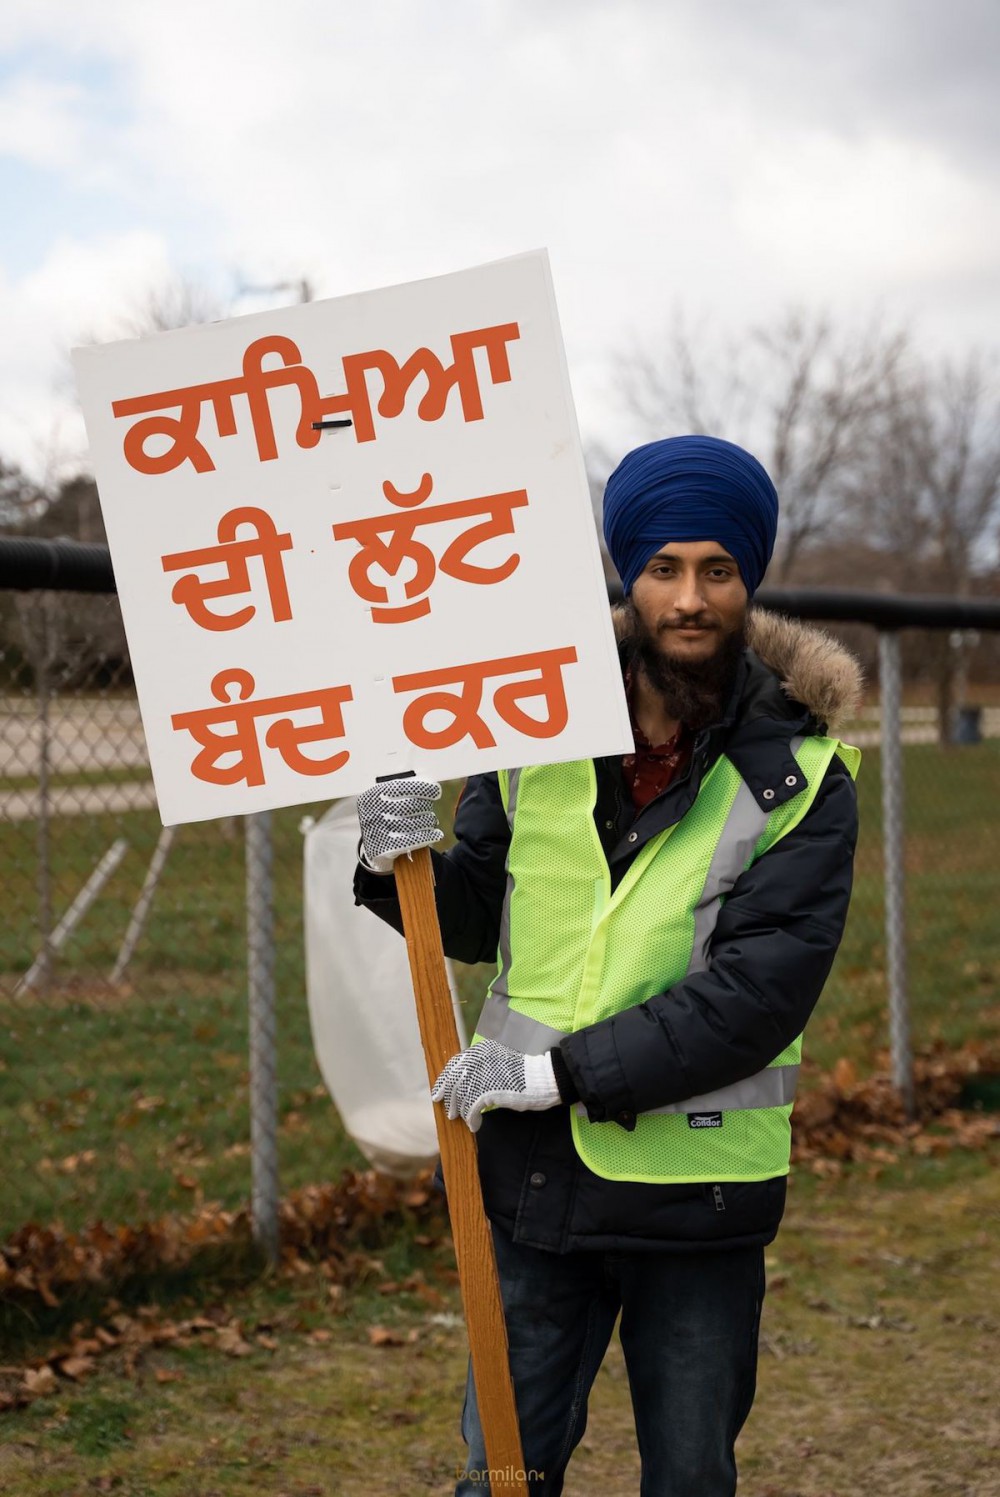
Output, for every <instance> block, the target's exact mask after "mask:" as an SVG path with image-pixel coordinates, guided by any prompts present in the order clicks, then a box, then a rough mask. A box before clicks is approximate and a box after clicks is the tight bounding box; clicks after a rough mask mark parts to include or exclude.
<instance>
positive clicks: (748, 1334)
mask: <svg viewBox="0 0 1000 1497" xmlns="http://www.w3.org/2000/svg"><path fill="white" fill-rule="evenodd" d="M493 1237H494V1241H495V1244H496V1253H497V1268H498V1270H499V1274H500V1289H501V1293H502V1296H503V1302H504V1312H505V1316H506V1320H507V1336H508V1340H509V1344H510V1366H511V1376H512V1378H513V1382H514V1396H515V1400H516V1403H517V1411H518V1418H519V1421H520V1425H521V1443H522V1446H523V1453H524V1466H525V1470H526V1471H527V1473H528V1490H529V1491H530V1492H531V1493H532V1497H559V1494H560V1493H561V1492H562V1490H563V1479H564V1475H565V1471H566V1465H567V1463H568V1461H569V1458H570V1456H571V1455H572V1453H573V1451H574V1449H575V1448H576V1446H577V1445H578V1444H579V1442H580V1440H581V1438H582V1436H583V1432H584V1430H585V1429H586V1427H587V1398H588V1396H589V1393H590V1389H591V1386H592V1384H593V1381H594V1378H595V1377H596V1376H597V1371H598V1368H599V1367H600V1365H601V1362H602V1360H603V1358H604V1353H605V1351H606V1350H607V1347H608V1343H609V1341H610V1340H611V1334H612V1331H613V1330H614V1325H615V1321H616V1319H617V1318H618V1312H619V1310H620V1311H621V1330H620V1335H621V1343H622V1350H623V1352H624V1355H625V1365H626V1368H627V1370H628V1379H629V1387H630V1390H631V1394H632V1407H633V1410H634V1413H635V1425H636V1433H637V1435H638V1440H639V1454H640V1456H641V1459H642V1484H641V1487H640V1497H732V1494H733V1493H734V1492H735V1491H736V1459H735V1456H734V1454H733V1446H734V1444H735V1442H736V1436H737V1435H738V1434H739V1432H740V1429H741V1428H742V1426H743V1422H744V1420H745V1419H746V1417H747V1414H748V1413H749V1412H750V1406H751V1404H752V1403H753V1397H754V1391H755V1387H756V1374H757V1332H758V1327H759V1325H760V1311H761V1305H762V1303H763V1299H764V1252H763V1249H762V1248H759V1247H754V1248H735V1249H731V1250H726V1251H722V1252H712V1253H692V1254H686V1253H657V1252H642V1253H633V1252H575V1253H565V1254H563V1253H549V1252H542V1251H540V1250H539V1249H537V1248H531V1247H522V1246H521V1245H519V1244H515V1243H513V1242H512V1241H511V1240H510V1238H509V1237H507V1236H506V1235H505V1234H504V1233H502V1232H500V1231H499V1230H497V1229H496V1228H494V1231H493ZM462 1434H463V1436H464V1438H465V1441H466V1443H467V1445H468V1447H469V1454H468V1459H467V1461H466V1467H465V1474H464V1475H463V1477H462V1478H461V1479H460V1481H459V1483H458V1486H457V1487H456V1489H455V1491H456V1497H486V1494H487V1493H488V1492H489V1490H490V1486H489V1475H488V1468H489V1462H488V1461H487V1458H486V1449H485V1445H484V1441H483V1433H482V1429H481V1427H480V1423H479V1413H478V1409H477V1407H476V1390H475V1386H474V1383H473V1379H472V1371H471V1368H470V1371H469V1378H468V1385H467V1388H466V1398H465V1408H464V1410H463V1413H462Z"/></svg>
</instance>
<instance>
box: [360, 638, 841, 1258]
mask: <svg viewBox="0 0 1000 1497" xmlns="http://www.w3.org/2000/svg"><path fill="white" fill-rule="evenodd" d="M751 617H752V619H753V621H754V622H753V632H752V634H751V642H752V644H753V646H754V648H753V649H751V650H748V651H747V652H746V655H745V657H744V659H743V660H742V662H741V664H740V667H739V670H738V673H737V679H736V682H735V685H734V688H733V691H732V694H731V696H730V701H729V704H728V707H727V709H726V711H725V713H724V714H723V716H722V719H721V721H720V722H719V723H717V724H716V725H715V726H714V727H712V728H710V729H707V730H706V731H704V732H702V733H700V734H699V735H698V737H697V739H696V741H695V744H694V748H693V753H692V758H691V764H690V767H689V769H688V771H687V773H686V774H684V775H683V776H681V777H680V778H679V779H678V780H676V781H675V782H674V783H673V784H672V785H671V786H670V787H669V789H668V790H666V791H665V792H664V793H663V794H662V795H660V796H658V797H657V798H656V799H655V800H654V801H652V802H651V803H650V805H648V806H647V807H646V808H645V809H644V810H643V811H641V812H640V813H639V814H638V815H636V813H635V810H634V807H633V806H632V802H631V799H630V797H629V794H628V791H627V789H626V787H625V784H624V780H623V777H622V772H621V761H620V759H600V760H597V761H595V767H596V770H597V785H598V791H597V801H596V805H595V810H594V817H595V822H596V825H597V830H598V832H599V834H600V837H601V842H602V844H603V847H604V850H605V854H606V856H607V859H608V865H609V869H610V872H611V878H612V884H613V885H616V884H617V883H618V882H619V881H620V880H621V878H622V877H623V875H624V873H625V871H626V869H627V868H628V866H629V864H630V863H631V861H632V859H633V858H634V857H635V856H636V855H637V854H638V852H639V851H640V849H641V848H642V847H643V846H644V845H645V843H646V842H647V841H648V840H649V839H650V838H651V837H654V836H656V835H657V834H658V833H659V832H660V831H662V830H663V829H664V828H665V827H667V826H670V825H673V824H675V823H676V822H677V821H679V820H680V819H681V818H682V817H683V816H684V815H685V813H686V812H687V811H688V810H689V809H690V807H691V805H692V804H693V802H694V800H695V797H696V796H697V794H698V790H699V787H700V784H701V781H702V778H703V777H704V775H705V773H706V771H707V770H708V769H709V768H710V766H711V765H712V764H713V763H714V762H715V760H716V759H717V758H718V756H719V755H720V754H721V753H723V752H725V753H726V754H727V755H728V756H729V758H730V759H731V760H732V762H733V763H734V764H735V766H736V768H737V769H738V770H739V772H740V774H741V775H742V776H743V778H744V780H745V781H746V783H747V784H748V786H749V787H750V789H751V790H753V791H754V793H755V794H756V795H757V797H758V800H759V801H760V804H761V806H762V807H763V808H764V809H768V810H773V809H775V808H776V807H777V806H779V805H781V804H782V802H783V800H785V799H788V798H789V797H790V796H791V795H794V794H798V793H799V788H800V787H799V785H798V784H796V785H795V786H794V788H789V787H788V786H786V784H785V780H786V777H791V776H793V775H796V776H797V775H800V773H801V771H800V770H799V767H798V765H797V763H796V761H795V759H794V757H793V755H792V750H791V746H790V745H791V740H792V739H793V738H795V737H796V736H799V735H802V734H810V733H817V732H823V731H825V729H826V725H827V723H828V722H830V721H833V720H835V719H836V718H837V717H841V718H842V717H843V716H845V715H846V714H847V713H848V712H849V711H850V708H851V706H852V703H853V699H854V697H855V696H856V694H857V687H858V684H859V683H858V673H857V667H856V666H855V664H854V662H853V661H852V660H851V658H850V657H849V656H848V655H847V654H846V652H845V651H843V650H842V649H841V648H840V646H839V645H837V644H836V643H835V642H834V641H832V640H830V639H829V638H828V637H827V636H825V635H823V634H821V633H820V632H819V631H817V630H814V629H806V628H804V627H802V626H800V625H798V624H794V623H791V622H789V621H788V620H784V619H776V618H775V617H773V616H769V615H761V614H754V615H751ZM762 657H763V658H762ZM765 660H766V661H767V663H766V664H765ZM768 790H769V791H773V792H774V794H773V796H768V797H766V798H764V792H765V791H768ZM633 833H637V834H638V835H637V836H636V840H635V841H630V840H629V838H630V836H631V835H632V834H633ZM455 835H456V838H457V841H456V845H455V846H454V847H453V848H452V849H451V850H450V851H449V852H447V853H445V854H443V855H442V854H439V853H434V854H433V858H434V865H435V876H436V898H437V907H438V914H439V918H440V922H441V932H442V938H443V942H444V948H445V952H446V953H447V954H448V955H449V956H451V957H453V958H455V959H456V960H459V961H465V962H478V961H493V960H495V958H496V953H497V943H498V935H499V923H500V913H501V909H502V905H503V897H504V890H505V887H506V856H507V847H508V843H509V829H508V825H507V819H506V816H505V813H504V810H503V806H502V803H501V800H500V792H499V786H498V782H497V777H496V775H495V774H486V775H479V776H475V777H473V778H472V779H470V780H469V782H468V784H467V786H466V789H465V791H464V793H463V795H462V798H461V800H460V802H459V806H458V810H457V813H456V817H455ZM856 837H857V805H856V797H855V792H854V785H853V782H852V780H851V778H850V775H849V774H848V773H847V770H846V769H845V768H844V766H843V764H842V763H841V761H840V760H839V759H835V760H834V761H833V763H832V764H831V766H830V769H829V770H828V771H827V774H826V776H825V779H824V781H823V784H822V785H821V786H820V788H819V790H818V792H817V794H816V797H815V800H814V801H813V803H812V805H811V807H810V809H809V811H808V813H807V814H806V816H805V817H804V818H803V820H802V821H801V822H800V823H799V825H798V826H797V827H796V828H795V829H794V830H793V831H791V832H789V833H788V834H787V835H786V836H785V837H783V838H782V839H781V840H780V841H779V842H778V843H776V844H775V846H774V847H772V848H771V849H770V850H769V851H768V852H767V853H765V854H764V856H763V857H761V858H759V859H758V860H757V861H756V862H755V863H754V864H753V865H752V866H751V867H750V868H749V869H748V870H747V871H746V872H745V873H744V874H743V875H742V876H741V878H740V879H739V880H738V881H737V883H736V885H735V886H734V888H733V889H732V891H731V892H730V894H729V896H728V898H727V899H726V901H725V903H724V905H723V906H722V909H721V911H720V914H719V918H718V922H717V925H716V929H715V933H714V936H713V939H712V945H711V959H710V965H709V967H708V969H707V970H706V971H703V972H698V973H696V974H694V975H693V976H691V977H688V978H685V979H684V980H682V981H681V982H679V983H677V984H676V985H675V986H674V987H673V988H671V989H670V990H669V991H667V992H665V993H662V994H660V995H658V996H656V997H653V998H650V999H648V1000H647V1001H646V1002H644V1003H641V1004H638V1005H636V1007H634V1008H632V1009H628V1010H626V1011H625V1012H623V1013H620V1014H617V1015H615V1016H614V1017H613V1018H611V1019H607V1020H604V1021H602V1022H600V1023H597V1024H593V1025H590V1026H589V1027H587V1028H584V1029H581V1030H578V1031H577V1032H576V1033H574V1034H572V1035H569V1036H568V1037H567V1038H566V1039H565V1040H563V1041H562V1042H561V1044H560V1047H559V1048H560V1052H561V1055H562V1059H563V1061H564V1062H565V1070H566V1071H568V1073H569V1076H570V1077H571V1079H572V1083H573V1086H574V1087H575V1090H576V1092H577V1094H578V1096H579V1097H580V1099H581V1100H582V1101H583V1103H584V1104H585V1105H586V1108H587V1112H588V1115H589V1117H590V1118H591V1119H592V1120H593V1121H605V1122H606V1124H607V1126H608V1127H609V1128H617V1127H632V1126H634V1123H635V1114H636V1113H637V1112H641V1111H644V1110H646V1109H648V1108H651V1107H658V1106H662V1105H664V1104H667V1103H670V1102H677V1101H681V1100H683V1099H684V1098H685V1097H693V1096H698V1095H700V1094H702V1093H705V1092H709V1091H713V1090H715V1089H716V1088H718V1087H722V1086H727V1085H729V1084H730V1083H732V1082H736V1081H739V1080H742V1079H743V1078H744V1077H747V1076H751V1075H753V1074H754V1073H755V1072H757V1071H759V1070H761V1069H762V1068H763V1067H764V1066H766V1065H768V1064H769V1062H770V1061H772V1060H773V1059H774V1057H775V1056H776V1055H778V1054H779V1053H780V1052H781V1051H782V1050H783V1049H784V1048H785V1047H786V1046H787V1045H788V1044H789V1043H790V1042H791V1041H792V1040H793V1039H794V1038H795V1036H796V1035H798V1034H799V1033H801V1031H802V1030H803V1029H804V1028H805V1025H806V1021H807V1020H808V1018H809V1016H810V1014H811V1013H812V1010H813V1008H814V1006H815V1004H816V1001H817V999H818V998H819V995H820V992H821V990H822V988H823V984H824V982H825V981H826V978H827V976H828V974H829V971H830V967H831V965H832V962H833V958H834V956H835V954H836V951H837V947H838V945H839V942H840V939H841V935H842V933H843V928H844V921H845V919H846V915H847V907H848V901H849V898H850V889H851V871H852V863H853V854H854V846H855V841H856ZM355 895H356V898H357V900H358V902H359V903H362V904H365V905H367V906H368V907H369V908H370V909H372V910H373V911H374V912H375V913H376V914H378V915H379V916H380V917H381V918H383V919H385V920H387V921H388V922H389V923H390V924H392V925H393V926H395V927H396V928H397V929H400V928H401V922H400V914H399V906H398V903H397V901H396V899H395V894H394V889H393V882H392V879H391V878H382V877H378V876H377V875H373V874H370V873H367V872H366V871H365V870H364V869H362V868H360V867H359V869H358V872H357V874H356V877H355ZM560 1070H561V1071H562V1067H560ZM564 1074H565V1073H564ZM478 1145H479V1168H480V1176H481V1179H482V1185H483V1195H484V1199H485V1203H486V1210H487V1212H488V1214H489V1216H490V1217H491V1218H492V1219H493V1220H494V1221H495V1222H496V1223H497V1224H498V1225H500V1226H501V1227H503V1228H504V1229H505V1230H506V1231H507V1232H508V1233H509V1234H510V1235H512V1236H513V1237H514V1238H515V1239H516V1240H517V1241H520V1242H524V1243H526V1244H529V1245H531V1246H534V1247H539V1248H548V1249H552V1250H555V1251H562V1252H565V1251H569V1250H571V1249H577V1248H587V1247H591V1248H611V1249H615V1248H618V1249H624V1248H628V1249H631V1250H636V1249H646V1248H648V1249H656V1250H664V1249H666V1250H672V1251H691V1250H694V1249H698V1250H704V1249H706V1248H725V1247H735V1246H742V1245H747V1244H751V1243H766V1242H769V1241H770V1240H771V1239H772V1238H773V1237H774V1234H775V1232H776V1231H777V1228H778V1223H779V1222H780V1220H781V1215H782V1212H783V1209H784V1202H785V1177H784V1176H779V1177H776V1178H775V1179H772V1180H766V1181H762V1182H753V1183H738V1184H733V1183H726V1184H724V1185H720V1184H719V1183H717V1182H714V1181H710V1180H708V1181H705V1182H703V1183H700V1184H684V1185H648V1184H639V1183H634V1182H628V1181H614V1180H605V1179H602V1178H601V1177H599V1176H597V1175H595V1174H594V1173H593V1172H592V1171H591V1170H589V1169H588V1168H587V1166H586V1165H584V1163H583V1162H582V1160H581V1159H580V1158H579V1156H578V1155H577V1153H576V1150H575V1148H574V1146H573V1142H572V1135H571V1133H570V1126H569V1107H568V1106H561V1107H556V1108H553V1109H551V1110H550V1111H548V1112H541V1113H517V1112H511V1111H508V1110H505V1109H501V1108H497V1109H494V1110H492V1111H489V1112H487V1113H486V1114H485V1116H484V1118H483V1122H482V1127H481V1129H480V1132H479V1134H478Z"/></svg>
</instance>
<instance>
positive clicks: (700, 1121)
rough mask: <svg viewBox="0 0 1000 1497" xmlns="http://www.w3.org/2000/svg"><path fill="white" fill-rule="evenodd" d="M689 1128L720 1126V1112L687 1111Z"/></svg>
mask: <svg viewBox="0 0 1000 1497" xmlns="http://www.w3.org/2000/svg"><path fill="white" fill-rule="evenodd" d="M687 1120H688V1127H689V1128H721V1127H722V1113H721V1112H689V1113H688V1115H687Z"/></svg>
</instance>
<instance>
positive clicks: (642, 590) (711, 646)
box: [631, 541, 748, 666]
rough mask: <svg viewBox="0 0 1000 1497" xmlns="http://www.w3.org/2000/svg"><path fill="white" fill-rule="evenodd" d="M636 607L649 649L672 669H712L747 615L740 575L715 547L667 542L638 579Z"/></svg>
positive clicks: (633, 597)
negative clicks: (701, 666)
mask: <svg viewBox="0 0 1000 1497" xmlns="http://www.w3.org/2000/svg"><path fill="white" fill-rule="evenodd" d="M631 601H632V605H633V607H634V609H635V612H636V615H637V617H638V619H639V622H640V624H641V625H642V627H643V632H644V634H645V636H646V639H647V642H648V643H654V644H655V647H656V649H657V650H658V651H659V652H660V653H661V654H662V655H663V656H665V657H666V659H667V660H668V661H670V662H672V663H676V664H678V665H685V666H697V665H699V664H708V663H709V662H712V661H714V660H715V658H716V657H717V656H718V655H719V653H720V652H722V651H724V650H725V647H726V642H727V640H729V639H730V638H731V636H733V635H734V634H739V633H740V632H741V631H742V629H743V627H744V625H745V623H746V615H747V602H748V599H747V590H746V588H745V586H744V585H743V579H742V577H741V576H740V569H739V567H738V566H737V564H736V561H735V560H734V558H733V557H732V556H730V554H729V552H728V551H726V550H725V549H724V548H723V547H722V546H720V545H719V544H718V542H717V541H667V542H665V543H664V545H662V546H661V547H660V549H659V550H658V551H657V553H656V555H655V556H651V557H650V559H649V561H647V563H646V565H645V567H644V568H643V570H642V572H641V573H640V574H639V576H638V577H637V578H636V580H635V583H634V584H633V587H632V593H631Z"/></svg>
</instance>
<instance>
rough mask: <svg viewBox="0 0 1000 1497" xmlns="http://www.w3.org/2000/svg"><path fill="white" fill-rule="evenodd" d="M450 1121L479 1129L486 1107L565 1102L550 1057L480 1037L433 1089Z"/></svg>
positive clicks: (536, 1108) (518, 1108) (524, 1108)
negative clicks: (461, 1122) (460, 1122)
mask: <svg viewBox="0 0 1000 1497" xmlns="http://www.w3.org/2000/svg"><path fill="white" fill-rule="evenodd" d="M431 1100H432V1101H434V1102H443V1103H444V1107H445V1111H446V1112H447V1114H448V1116H449V1117H450V1118H452V1119H455V1118H459V1117H460V1118H463V1119H464V1120H465V1122H466V1123H468V1125H469V1128H470V1129H471V1131H472V1132H473V1133H478V1131H479V1125H480V1123H481V1122H482V1121H483V1112H484V1111H485V1109H486V1108H487V1107H509V1108H511V1109H512V1110H513V1111H514V1112H544V1111H545V1110H546V1108H549V1107H557V1106H558V1105H559V1103H560V1101H561V1100H562V1098H561V1097H560V1095H559V1088H558V1086H557V1085H556V1077H555V1072H554V1071H553V1069H552V1058H551V1056H549V1055H522V1054H521V1053H520V1052H519V1051H518V1050H511V1049H510V1047H509V1046H507V1045H501V1044H500V1043H499V1042H498V1041H497V1040H480V1041H479V1042H478V1044H475V1045H471V1046H470V1047H469V1049H468V1050H462V1051H461V1052H460V1053H459V1054H458V1055H453V1056H452V1058H451V1060H449V1062H448V1064H447V1065H446V1066H445V1068H444V1070H443V1071H442V1072H441V1074H440V1076H439V1077H438V1079H437V1080H436V1081H435V1083H434V1086H433V1089H432V1091H431Z"/></svg>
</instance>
